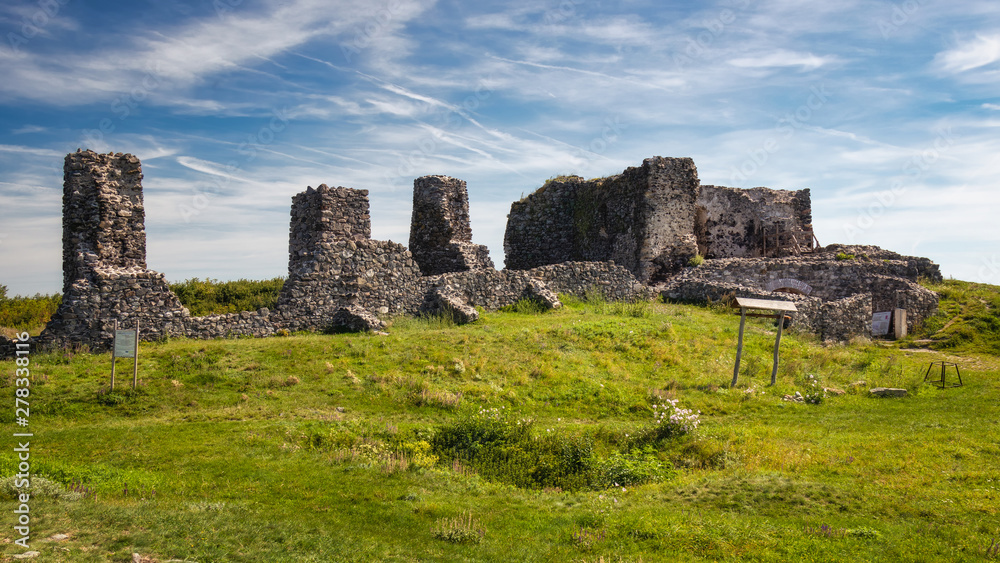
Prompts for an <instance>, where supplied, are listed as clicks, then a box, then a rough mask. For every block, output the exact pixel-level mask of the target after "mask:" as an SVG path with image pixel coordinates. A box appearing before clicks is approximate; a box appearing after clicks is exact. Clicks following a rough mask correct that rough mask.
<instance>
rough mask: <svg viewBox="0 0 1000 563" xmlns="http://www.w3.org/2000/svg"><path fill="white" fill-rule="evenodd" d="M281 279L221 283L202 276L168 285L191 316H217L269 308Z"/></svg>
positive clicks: (275, 299)
mask: <svg viewBox="0 0 1000 563" xmlns="http://www.w3.org/2000/svg"><path fill="white" fill-rule="evenodd" d="M284 283H285V279H284V278H272V279H269V280H245V279H240V280H236V281H226V282H222V281H219V280H213V279H210V278H206V279H204V280H201V279H198V278H191V279H189V280H186V281H183V282H180V283H172V284H170V290H171V291H173V292H174V294H175V295H177V298H178V299H180V301H181V303H182V304H183V305H184V306H185V307H187V308H188V311H190V312H191V315H192V316H195V317H203V316H205V315H220V314H226V313H238V312H240V311H256V310H257V309H260V308H261V307H267V308H268V309H273V308H274V306H275V304H277V302H278V293H279V292H280V291H281V286H282V285H284Z"/></svg>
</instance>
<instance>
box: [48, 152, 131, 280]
mask: <svg viewBox="0 0 1000 563" xmlns="http://www.w3.org/2000/svg"><path fill="white" fill-rule="evenodd" d="M63 174H64V177H65V179H64V183H63V292H66V291H68V290H69V289H70V286H71V285H73V283H75V282H76V281H78V280H92V279H93V273H94V272H95V271H96V270H98V269H104V270H108V271H111V270H133V271H142V270H145V269H146V230H145V208H144V207H143V204H142V167H141V165H140V164H139V159H138V158H136V157H135V156H133V155H130V154H122V153H118V154H111V153H108V154H98V153H95V152H93V151H77V152H76V153H73V154H69V155H67V156H66V159H65V161H64V163H63Z"/></svg>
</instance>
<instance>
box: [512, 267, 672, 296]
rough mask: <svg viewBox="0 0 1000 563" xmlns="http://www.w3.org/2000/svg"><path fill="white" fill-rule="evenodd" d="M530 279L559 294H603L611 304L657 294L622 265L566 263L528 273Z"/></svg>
mask: <svg viewBox="0 0 1000 563" xmlns="http://www.w3.org/2000/svg"><path fill="white" fill-rule="evenodd" d="M527 273H528V275H530V276H531V277H533V278H535V279H538V280H541V281H543V282H545V285H546V286H548V288H549V289H550V290H552V291H554V292H556V293H566V294H568V295H573V296H576V297H585V296H586V295H587V293H588V292H590V291H592V290H595V289H596V290H597V291H600V292H601V294H602V295H603V296H604V298H605V299H608V300H611V301H631V300H633V299H646V298H648V297H652V296H653V295H654V293H653V292H652V291H651V290H650V288H649V287H648V286H646V285H644V284H642V283H639V280H637V279H636V278H635V276H633V275H632V272H630V271H628V270H627V269H626V268H624V267H623V266H619V265H617V264H615V263H614V262H563V263H562V264H551V265H548V266H539V267H538V268H532V269H530V270H527Z"/></svg>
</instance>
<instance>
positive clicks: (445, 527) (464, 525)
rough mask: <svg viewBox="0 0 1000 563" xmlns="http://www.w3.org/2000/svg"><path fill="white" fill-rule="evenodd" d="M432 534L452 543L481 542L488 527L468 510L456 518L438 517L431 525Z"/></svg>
mask: <svg viewBox="0 0 1000 563" xmlns="http://www.w3.org/2000/svg"><path fill="white" fill-rule="evenodd" d="M431 535H432V536H434V537H435V538H436V539H439V540H443V541H446V542H451V543H479V542H480V541H482V539H483V538H484V537H485V536H486V528H484V527H483V526H481V525H480V524H479V523H477V522H476V521H475V520H473V518H472V513H471V512H468V513H466V514H461V515H459V516H456V517H455V518H438V519H437V520H436V521H435V522H434V525H433V526H431Z"/></svg>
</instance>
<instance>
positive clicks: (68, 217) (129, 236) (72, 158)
mask: <svg viewBox="0 0 1000 563" xmlns="http://www.w3.org/2000/svg"><path fill="white" fill-rule="evenodd" d="M63 172H64V176H65V179H64V183H63V299H62V303H61V304H60V306H59V309H58V310H57V311H56V313H55V314H54V315H53V316H52V320H51V321H50V322H49V324H48V325H47V326H46V328H45V330H44V331H43V332H42V334H41V336H40V337H39V340H40V341H41V342H42V343H45V344H54V345H60V346H71V345H79V344H85V345H88V346H91V347H94V348H98V349H100V348H103V347H107V346H109V345H110V343H111V341H112V339H113V330H114V321H115V320H116V319H117V320H118V321H119V322H120V324H121V325H122V326H121V328H128V327H131V326H134V325H135V321H136V320H138V321H139V324H140V333H141V336H142V338H143V339H146V340H149V339H153V338H159V337H162V336H165V335H167V334H184V332H185V327H184V321H183V317H185V316H187V310H186V309H184V308H183V306H182V305H181V304H180V301H179V300H178V299H177V296H175V295H174V294H173V293H172V292H171V291H170V288H169V286H168V285H167V282H166V280H165V279H164V277H163V275H162V274H160V273H158V272H154V271H152V270H148V269H146V232H145V225H144V219H145V213H144V208H143V200H142V184H141V181H142V169H141V166H140V163H139V159H138V158H136V157H135V156H132V155H130V154H122V153H117V154H110V153H109V154H98V153H95V152H93V151H77V152H76V153H71V154H69V155H67V156H66V159H65V162H64V166H63Z"/></svg>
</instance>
